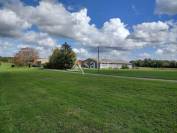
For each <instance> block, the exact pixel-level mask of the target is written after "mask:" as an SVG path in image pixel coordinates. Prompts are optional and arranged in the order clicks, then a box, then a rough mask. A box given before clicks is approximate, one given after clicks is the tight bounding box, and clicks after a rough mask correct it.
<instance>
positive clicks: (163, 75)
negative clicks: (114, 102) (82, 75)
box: [84, 68, 177, 80]
mask: <svg viewBox="0 0 177 133" xmlns="http://www.w3.org/2000/svg"><path fill="white" fill-rule="evenodd" d="M84 71H85V72H86V73H95V74H97V73H98V70H96V69H85V70H84ZM99 74H106V75H117V76H127V77H137V78H155V79H168V80H177V69H148V68H145V69H143V68H140V69H117V70H116V69H115V70H114V69H113V70H111V69H101V70H100V72H99Z"/></svg>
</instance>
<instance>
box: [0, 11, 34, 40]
mask: <svg viewBox="0 0 177 133" xmlns="http://www.w3.org/2000/svg"><path fill="white" fill-rule="evenodd" d="M30 27H31V24H29V23H28V22H27V21H26V20H24V19H22V18H20V17H19V16H18V15H17V14H16V13H15V12H13V11H11V10H8V9H2V10H0V36H5V37H9V36H11V37H14V36H19V35H20V34H21V32H22V30H25V29H28V28H30Z"/></svg>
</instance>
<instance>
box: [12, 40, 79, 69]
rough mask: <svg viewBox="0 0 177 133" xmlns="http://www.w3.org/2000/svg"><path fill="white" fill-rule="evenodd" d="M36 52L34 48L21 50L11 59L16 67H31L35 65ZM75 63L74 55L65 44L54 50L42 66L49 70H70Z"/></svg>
mask: <svg viewBox="0 0 177 133" xmlns="http://www.w3.org/2000/svg"><path fill="white" fill-rule="evenodd" d="M38 57H39V56H38V52H37V51H36V50H35V49H34V48H22V49H21V50H20V51H19V52H18V53H16V54H15V56H14V58H13V63H14V64H15V65H16V66H31V65H34V64H35V63H37V59H38ZM75 61H76V53H75V52H74V51H73V50H72V48H71V46H70V45H68V44H67V43H65V44H63V45H62V47H61V48H55V49H54V50H53V53H52V55H51V56H50V59H49V62H48V63H46V64H45V65H44V67H45V68H49V69H70V68H72V67H73V65H74V63H75Z"/></svg>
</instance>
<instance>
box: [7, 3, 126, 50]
mask: <svg viewBox="0 0 177 133" xmlns="http://www.w3.org/2000/svg"><path fill="white" fill-rule="evenodd" d="M9 8H11V9H12V10H14V11H15V12H16V13H17V14H18V15H19V16H21V17H22V18H25V19H26V20H27V21H28V22H29V23H32V24H33V25H36V26H37V27H38V28H39V29H40V30H41V31H42V32H47V33H49V34H50V35H55V36H58V37H66V38H71V39H74V40H76V41H79V42H80V43H82V44H83V45H87V46H88V45H89V46H98V45H100V46H108V45H111V46H118V47H124V45H122V43H121V42H123V41H124V39H125V38H126V37H127V36H128V35H129V31H128V30H127V29H126V25H125V24H124V23H123V22H121V20H120V19H119V18H114V19H110V20H109V21H107V22H105V23H104V25H103V27H102V28H100V29H98V28H96V26H95V25H94V24H90V21H91V18H90V17H89V16H88V15H87V9H82V10H80V11H78V12H74V13H71V12H69V11H67V10H66V9H65V7H64V6H63V5H62V4H59V3H54V2H49V1H41V2H40V4H39V5H38V6H37V7H32V6H24V5H22V4H21V5H20V4H19V6H18V8H17V7H16V6H9ZM23 12H26V13H25V14H22V13H23ZM119 45H120V46H119Z"/></svg>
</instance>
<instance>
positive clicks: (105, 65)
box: [100, 59, 132, 69]
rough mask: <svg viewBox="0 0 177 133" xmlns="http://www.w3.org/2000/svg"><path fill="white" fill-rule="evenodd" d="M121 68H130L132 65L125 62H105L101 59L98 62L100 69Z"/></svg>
mask: <svg viewBox="0 0 177 133" xmlns="http://www.w3.org/2000/svg"><path fill="white" fill-rule="evenodd" d="M123 67H127V68H132V64H131V63H129V62H126V61H115V60H106V59H103V60H101V61H100V68H101V69H102V68H113V69H114V68H118V69H120V68H123Z"/></svg>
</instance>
